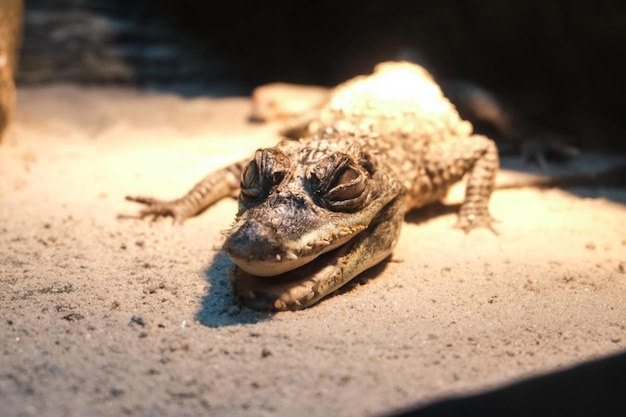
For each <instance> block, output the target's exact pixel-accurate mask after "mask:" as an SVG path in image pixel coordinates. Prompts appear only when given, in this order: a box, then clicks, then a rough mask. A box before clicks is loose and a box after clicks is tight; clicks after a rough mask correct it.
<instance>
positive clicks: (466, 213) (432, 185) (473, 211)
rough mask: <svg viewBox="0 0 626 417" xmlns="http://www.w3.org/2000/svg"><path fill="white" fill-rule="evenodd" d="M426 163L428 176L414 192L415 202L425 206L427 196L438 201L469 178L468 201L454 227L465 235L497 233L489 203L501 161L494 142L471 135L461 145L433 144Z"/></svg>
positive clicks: (425, 176) (425, 157)
mask: <svg viewBox="0 0 626 417" xmlns="http://www.w3.org/2000/svg"><path fill="white" fill-rule="evenodd" d="M450 161H454V162H452V163H451V162H450ZM423 163H424V170H425V172H424V175H422V176H420V178H419V181H418V183H417V185H416V187H414V189H413V192H412V193H413V195H412V197H413V200H414V201H417V202H418V203H420V204H421V203H423V202H424V201H422V200H421V199H423V198H424V197H423V196H424V195H428V199H430V202H432V201H435V200H439V199H441V198H443V197H445V194H446V193H447V190H448V189H449V188H450V186H451V185H452V184H454V183H456V182H458V181H460V180H461V179H462V178H463V177H464V176H465V175H468V180H467V187H466V189H465V199H464V201H463V203H462V204H461V209H460V211H459V218H458V221H457V223H456V226H455V227H457V228H459V229H462V230H463V231H465V232H469V231H470V230H472V229H475V228H477V227H486V228H488V229H490V230H491V231H492V232H494V233H495V230H494V229H493V227H492V223H493V221H494V220H493V217H491V214H490V213H489V199H490V197H491V193H492V192H493V190H494V187H495V179H496V171H497V170H498V165H499V159H498V149H497V148H496V145H495V143H494V142H493V141H492V140H491V139H489V138H487V137H486V136H482V135H472V136H470V137H467V138H464V139H462V140H458V141H444V142H436V143H433V144H431V145H430V147H429V149H428V151H427V152H426V154H425V155H424V161H423ZM415 196H417V197H415ZM427 202H428V201H427Z"/></svg>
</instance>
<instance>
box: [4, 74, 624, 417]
mask: <svg viewBox="0 0 626 417" xmlns="http://www.w3.org/2000/svg"><path fill="white" fill-rule="evenodd" d="M248 111H249V101H248V100H247V99H246V98H229V99H219V100H213V99H193V100H186V99H182V98H178V97H174V96H167V95H156V94H146V93H138V92H134V91H127V90H103V89H92V90H81V89H78V88H75V87H65V86H59V87H49V88H38V89H22V90H21V91H20V92H19V99H18V108H17V114H16V118H15V123H14V124H13V125H12V126H11V128H10V131H9V135H8V137H7V138H6V139H5V142H4V143H3V144H2V146H0V275H1V279H0V316H1V317H0V336H1V338H0V403H1V404H2V410H3V411H2V414H3V415H4V416H31V415H32V416H123V415H133V416H193V415H210V416H270V415H271V416H294V415H300V416H305V415H306V416H329V415H333V416H346V417H351V416H372V415H381V414H386V413H390V412H393V411H394V410H398V409H402V408H405V407H408V406H411V405H419V404H426V403H428V402H430V401H434V400H436V399H439V398H443V397H446V396H449V395H457V394H466V393H477V392H482V391H484V390H486V389H490V388H494V387H498V386H501V385H502V384H507V383H511V382H513V381H518V380H520V379H523V378H527V377H530V376H533V375H538V374H543V373H546V372H552V371H555V370H558V369H563V368H565V367H568V366H571V365H573V364H578V363H581V362H585V361H588V360H591V359H594V358H600V357H603V356H605V355H609V354H612V353H615V352H620V351H624V350H626V302H625V301H626V207H625V206H624V204H625V203H626V192H625V190H624V189H615V188H613V189H610V188H598V187H596V188H578V189H573V190H568V191H566V190H559V189H550V190H538V189H534V188H522V189H513V190H499V191H497V192H496V193H495V194H494V195H493V199H492V205H491V207H492V213H493V214H494V216H495V217H496V218H497V219H499V223H498V224H497V229H498V231H499V235H498V236H496V235H493V234H492V233H490V232H488V231H486V230H477V231H474V232H472V233H470V234H469V235H465V234H463V233H462V232H460V231H458V230H454V229H453V228H452V225H453V224H454V222H455V215H454V213H436V212H432V211H429V210H427V211H425V212H423V213H421V214H420V213H412V214H410V215H409V216H408V218H407V222H406V225H405V227H404V229H403V232H402V236H401V240H400V243H399V244H398V246H397V249H396V251H395V255H394V257H393V260H392V261H391V262H387V263H385V264H384V265H382V266H380V267H378V268H376V269H375V270H374V271H372V272H370V273H366V274H365V277H363V279H361V280H360V282H359V283H358V284H356V285H352V286H351V287H350V288H349V289H348V290H346V291H343V292H342V293H340V294H338V295H336V296H333V297H330V298H328V299H326V300H324V301H323V302H322V303H320V304H319V305H317V306H315V307H313V308H310V309H308V310H304V311H300V312H295V313H294V312H287V313H280V314H275V315H268V314H264V313H258V312H254V311H250V310H248V309H245V308H239V307H236V306H235V305H234V304H233V299H232V298H231V296H230V293H229V284H228V279H227V276H226V269H227V268H228V267H229V261H228V260H227V259H226V258H225V257H224V256H223V255H221V254H220V252H219V248H220V245H221V243H222V241H223V237H222V236H221V235H220V230H223V229H225V228H226V227H227V226H228V225H229V223H230V221H231V220H232V218H233V216H234V212H235V210H236V204H235V202H234V201H231V200H228V201H222V202H220V203H219V204H217V205H216V206H215V207H213V208H211V209H210V210H207V211H206V212H205V213H204V214H202V215H201V216H198V217H195V218H193V219H191V220H189V221H187V222H186V223H185V224H184V225H183V226H173V225H172V224H171V222H170V221H168V220H165V221H160V222H156V223H150V222H148V221H139V220H132V219H131V220H129V219H125V220H120V219H118V218H117V215H118V214H120V213H126V214H132V213H135V212H136V206H135V205H133V204H132V203H129V202H126V201H124V195H126V194H148V195H150V194H152V195H157V196H160V197H176V196H178V195H179V194H181V193H182V192H184V191H186V190H187V189H188V188H189V187H190V186H191V185H193V184H194V183H195V182H196V181H197V180H199V179H200V178H202V177H203V176H204V175H205V174H206V173H207V172H209V171H210V170H211V169H213V168H216V167H219V166H222V165H225V164H226V163H228V162H231V161H235V160H238V159H239V158H241V157H244V156H246V155H248V154H250V152H251V151H253V150H254V149H256V148H257V147H259V146H261V145H263V144H268V143H272V141H273V137H274V133H273V132H274V131H275V129H276V126H273V125H265V126H262V125H251V124H247V123H246V116H247V114H248ZM454 198H455V197H453V198H452V200H454Z"/></svg>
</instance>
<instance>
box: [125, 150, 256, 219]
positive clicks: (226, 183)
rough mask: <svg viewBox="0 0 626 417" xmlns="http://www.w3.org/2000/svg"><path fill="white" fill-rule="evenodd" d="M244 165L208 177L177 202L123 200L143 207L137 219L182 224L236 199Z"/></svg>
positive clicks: (137, 199)
mask: <svg viewBox="0 0 626 417" xmlns="http://www.w3.org/2000/svg"><path fill="white" fill-rule="evenodd" d="M247 162H248V160H245V161H240V162H237V163H235V164H232V165H230V166H227V167H225V168H222V169H220V170H218V171H214V172H212V173H210V174H209V175H207V176H206V177H205V178H204V179H202V180H201V181H200V182H198V183H197V184H196V185H195V186H194V187H193V188H192V189H191V190H189V191H188V192H187V193H186V194H185V195H183V196H182V197H180V198H176V199H173V200H160V199H157V198H153V197H144V196H126V200H128V201H134V202H136V203H140V204H143V205H145V206H146V207H145V208H143V209H142V210H140V211H139V215H138V216H139V217H140V218H144V217H149V216H152V217H153V218H155V219H156V218H158V217H167V216H170V217H172V218H173V219H174V223H182V222H184V221H185V220H186V219H188V218H189V217H192V216H194V215H196V214H198V213H200V212H201V211H203V210H204V209H206V208H207V207H209V206H210V205H211V204H214V203H215V202H217V201H218V200H221V199H222V198H225V197H229V196H233V197H236V196H237V192H238V191H239V186H240V179H241V171H242V170H243V167H244V166H245V165H246V164H247Z"/></svg>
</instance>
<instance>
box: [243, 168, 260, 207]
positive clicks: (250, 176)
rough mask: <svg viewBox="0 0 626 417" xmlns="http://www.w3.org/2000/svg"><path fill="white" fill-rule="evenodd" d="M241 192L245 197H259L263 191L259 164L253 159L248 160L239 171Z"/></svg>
mask: <svg viewBox="0 0 626 417" xmlns="http://www.w3.org/2000/svg"><path fill="white" fill-rule="evenodd" d="M241 193H242V194H243V195H245V196H246V197H247V198H250V199H255V198H259V197H260V196H261V194H262V193H263V190H262V188H261V178H260V173H259V166H258V165H257V163H256V161H255V160H252V161H250V163H249V164H248V165H246V167H245V168H244V170H243V172H242V173H241Z"/></svg>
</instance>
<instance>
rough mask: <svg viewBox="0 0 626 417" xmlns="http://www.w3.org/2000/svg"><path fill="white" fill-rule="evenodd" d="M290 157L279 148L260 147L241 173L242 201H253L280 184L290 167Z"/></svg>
mask: <svg viewBox="0 0 626 417" xmlns="http://www.w3.org/2000/svg"><path fill="white" fill-rule="evenodd" d="M289 165H290V162H289V158H288V157H287V156H286V155H285V154H284V153H283V152H281V151H279V150H277V149H259V150H258V151H256V153H255V155H254V159H253V160H252V161H250V163H248V165H246V167H245V168H244V169H243V172H242V173H241V184H240V185H241V193H240V194H239V197H240V201H242V202H244V203H252V202H254V200H258V199H260V198H262V197H264V196H266V195H267V194H268V193H269V192H270V190H271V189H272V187H274V186H276V185H278V184H280V182H281V181H282V180H283V178H284V177H285V173H286V172H287V170H288V169H289Z"/></svg>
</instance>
